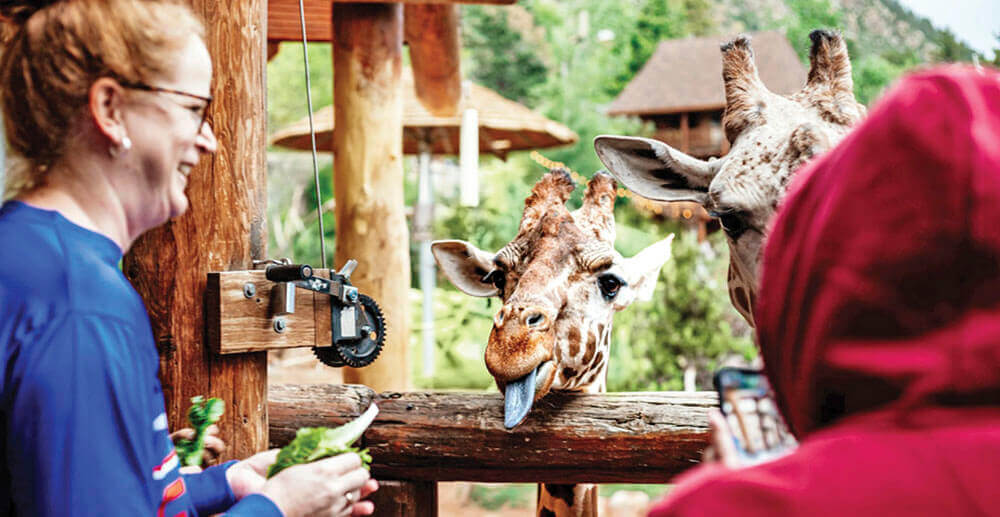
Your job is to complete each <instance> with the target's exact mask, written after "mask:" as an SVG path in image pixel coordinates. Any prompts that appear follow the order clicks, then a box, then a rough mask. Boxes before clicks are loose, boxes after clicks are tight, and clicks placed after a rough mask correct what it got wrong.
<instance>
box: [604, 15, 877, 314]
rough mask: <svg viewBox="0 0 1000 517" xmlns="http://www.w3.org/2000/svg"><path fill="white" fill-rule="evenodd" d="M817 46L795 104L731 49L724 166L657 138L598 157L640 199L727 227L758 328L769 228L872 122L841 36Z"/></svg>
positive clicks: (610, 140)
mask: <svg viewBox="0 0 1000 517" xmlns="http://www.w3.org/2000/svg"><path fill="white" fill-rule="evenodd" d="M809 38H810V39H811V40H812V47H811V49H810V52H809V60H810V70H809V76H808V78H807V80H806V84H805V86H803V88H802V89H801V90H800V91H798V92H796V93H794V94H792V95H790V96H788V97H785V96H781V95H777V94H775V93H772V92H771V91H769V90H768V89H767V87H766V86H764V83H763V82H761V80H760V77H759V76H758V75H757V67H756V65H755V64H754V60H753V50H752V49H751V47H750V39H749V38H748V37H747V36H740V37H737V38H736V39H734V40H733V41H730V42H729V43H726V44H724V45H722V47H721V48H722V78H723V82H724V83H725V89H726V112H725V115H724V116H723V125H724V127H725V131H726V138H728V139H729V141H730V142H731V143H732V146H731V148H730V151H729V153H728V154H726V156H724V157H722V158H721V159H710V160H699V159H697V158H693V157H691V156H688V155H686V154H684V153H682V152H680V151H678V150H676V149H674V148H672V147H670V146H669V145H667V144H665V143H663V142H660V141H658V140H653V139H649V138H639V137H626V136H608V135H602V136H598V137H596V138H595V139H594V147H595V149H596V151H597V155H598V157H599V158H600V159H601V161H602V162H603V163H604V165H605V166H607V167H608V170H609V171H610V172H611V174H613V175H614V176H615V177H616V178H617V179H618V180H619V181H621V182H622V183H623V184H624V185H625V186H626V187H628V188H629V189H631V190H632V191H633V192H635V193H637V194H639V195H641V196H643V197H646V198H649V199H654V200H660V201H695V202H698V203H701V204H702V205H703V206H704V207H705V208H706V210H708V213H709V214H711V215H712V216H714V217H717V218H718V219H719V221H720V222H721V223H722V228H723V230H724V231H725V233H726V240H727V242H728V244H729V251H730V253H729V256H730V264H729V275H728V276H729V282H728V283H729V298H730V300H731V301H732V303H733V305H734V306H735V307H736V310H737V311H739V313H740V314H741V315H742V316H743V317H744V318H745V319H746V320H747V322H748V323H749V324H750V326H751V327H752V326H753V324H754V322H753V305H754V300H755V298H756V292H757V285H758V284H757V282H758V275H759V266H760V260H761V255H762V253H763V250H764V240H765V238H766V236H767V230H768V224H769V223H770V221H771V218H772V216H773V215H774V213H775V211H776V210H777V207H778V205H779V203H780V202H781V200H782V198H783V197H784V195H785V193H786V192H787V190H788V186H789V182H790V180H791V178H792V175H793V173H794V172H795V170H796V169H798V168H799V167H800V166H801V165H802V164H803V163H805V162H806V161H808V160H809V159H811V158H813V157H814V156H816V155H818V154H820V153H822V152H824V151H826V150H827V149H829V148H830V147H832V146H833V145H834V144H836V143H837V142H838V141H839V140H840V139H841V138H843V137H844V135H846V134H847V133H848V132H849V131H850V129H851V126H853V125H854V124H855V123H857V122H858V121H859V120H861V119H862V118H863V117H864V115H865V107H864V106H863V105H862V104H860V103H858V102H857V100H855V98H854V93H853V81H852V79H851V62H850V59H849V57H848V55H847V45H846V44H845V43H844V40H843V38H842V37H841V35H840V34H838V33H835V32H832V31H826V30H815V31H813V32H812V33H811V34H810V35H809Z"/></svg>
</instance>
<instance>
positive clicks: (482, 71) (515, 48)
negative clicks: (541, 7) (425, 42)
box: [462, 5, 548, 105]
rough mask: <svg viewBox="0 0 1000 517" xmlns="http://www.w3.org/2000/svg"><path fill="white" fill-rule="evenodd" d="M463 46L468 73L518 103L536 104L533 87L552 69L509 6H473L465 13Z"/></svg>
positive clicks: (477, 80) (467, 7) (468, 7)
mask: <svg viewBox="0 0 1000 517" xmlns="http://www.w3.org/2000/svg"><path fill="white" fill-rule="evenodd" d="M462 46H463V47H464V49H465V51H466V53H467V55H468V59H467V60H466V61H465V62H466V63H467V64H468V66H469V70H468V72H467V74H468V76H469V77H471V78H472V79H473V80H475V81H476V82H478V83H479V84H482V85H483V86H486V87H488V88H492V89H494V90H496V91H497V92H498V93H499V94H500V95H503V96H504V97H506V98H508V99H513V100H516V101H518V102H522V103H526V104H529V105H531V104H533V101H534V100H535V96H534V94H533V92H532V90H533V89H534V88H535V87H536V86H538V85H539V84H541V83H543V82H545V80H546V77H547V75H548V68H546V66H545V63H543V62H542V60H541V59H540V58H539V57H538V49H537V48H533V47H532V45H530V44H529V43H528V42H527V41H525V38H524V36H523V35H522V34H521V32H520V31H518V30H517V29H514V28H513V27H511V25H510V23H509V20H508V10H507V8H497V7H489V6H478V5H470V6H466V7H465V8H464V10H463V14H462Z"/></svg>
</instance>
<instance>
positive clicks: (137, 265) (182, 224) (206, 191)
mask: <svg viewBox="0 0 1000 517" xmlns="http://www.w3.org/2000/svg"><path fill="white" fill-rule="evenodd" d="M189 5H191V7H192V9H193V11H194V12H195V13H196V14H197V15H199V16H200V17H201V18H202V19H203V20H204V22H205V29H206V45H207V46H208V50H209V52H210V54H211V55H212V57H213V67H214V79H213V90H214V94H215V98H216V101H215V102H213V103H212V109H211V110H210V113H209V122H210V123H211V124H212V128H213V129H214V131H215V133H216V135H217V137H218V140H219V150H218V152H217V153H216V154H215V155H214V156H212V157H206V158H202V160H201V162H200V163H199V164H198V166H197V167H196V168H195V169H194V170H193V171H192V174H191V177H190V180H189V181H190V183H189V186H188V189H187V194H188V198H189V200H190V205H191V206H190V209H189V210H188V212H187V214H185V215H184V216H182V217H179V218H177V219H175V220H173V221H171V222H169V223H167V224H165V225H163V226H161V227H160V228H158V229H156V230H153V231H151V232H148V233H147V234H145V235H144V236H143V237H141V238H140V239H139V240H138V241H137V242H136V244H135V245H134V246H133V247H132V249H131V250H130V251H129V253H128V255H127V256H126V257H125V260H124V263H123V270H124V271H125V273H126V275H127V276H128V277H129V279H130V280H131V281H132V283H133V285H135V287H136V289H137V290H138V292H139V294H140V295H142V297H143V299H144V300H145V302H146V308H147V310H148V311H149V315H150V320H151V321H152V326H153V335H154V337H155V339H156V343H157V346H158V348H159V351H160V380H161V382H162V385H163V393H164V398H165V401H166V407H167V416H168V420H169V427H170V429H178V428H180V427H184V426H185V425H187V422H186V413H187V409H188V407H189V406H190V404H191V403H190V398H191V397H192V396H195V395H206V396H209V397H220V398H222V399H223V400H224V401H225V402H226V413H225V414H224V415H223V417H222V420H221V421H220V428H221V433H222V438H223V440H225V442H226V444H227V446H228V447H227V450H226V452H225V454H224V456H225V458H224V459H229V458H242V457H246V456H248V455H250V454H251V453H253V452H256V451H258V450H261V449H263V448H264V447H266V445H267V400H266V396H267V388H266V386H267V356H266V354H265V353H263V352H258V353H251V354H241V355H235V356H218V355H216V354H214V353H213V352H212V351H211V350H210V348H209V347H208V346H207V337H206V333H205V310H206V309H205V304H204V294H205V286H206V279H207V273H208V272H209V271H220V270H234V269H250V267H251V261H252V259H256V258H263V257H264V256H265V255H266V253H267V230H266V226H265V217H264V213H265V202H266V192H265V185H266V182H265V173H266V161H265V149H266V147H267V134H266V125H267V124H266V115H265V114H266V112H267V109H266V108H267V107H266V103H265V98H264V94H265V93H264V92H265V91H266V83H265V80H264V66H265V59H266V55H265V51H266V42H265V27H266V6H265V4H264V1H263V0H190V2H189Z"/></svg>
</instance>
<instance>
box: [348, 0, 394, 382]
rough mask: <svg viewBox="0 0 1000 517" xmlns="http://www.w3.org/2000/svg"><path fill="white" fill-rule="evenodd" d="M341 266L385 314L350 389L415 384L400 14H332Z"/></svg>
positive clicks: (376, 7)
mask: <svg viewBox="0 0 1000 517" xmlns="http://www.w3.org/2000/svg"><path fill="white" fill-rule="evenodd" d="M333 34H334V38H333V39H334V43H333V61H334V70H336V73H335V74H334V88H333V92H334V93H333V99H334V112H335V113H336V115H335V117H336V120H335V123H334V126H335V127H336V128H337V131H335V132H334V137H333V149H334V195H335V198H336V203H337V209H336V210H337V212H336V214H337V252H336V264H335V266H336V267H338V268H339V267H340V266H341V265H342V264H343V263H344V262H346V261H347V260H348V259H351V258H353V259H355V260H357V261H358V269H357V271H356V272H355V273H354V276H352V277H351V281H352V282H353V283H354V285H355V286H357V287H358V289H360V290H361V292H363V293H366V294H368V295H369V296H371V297H372V298H374V299H375V300H376V301H377V302H378V303H379V305H380V306H381V307H382V311H383V312H384V313H385V315H386V319H387V321H388V324H389V331H388V335H387V337H386V344H385V348H384V350H383V351H382V354H381V356H379V358H378V359H377V360H376V361H375V362H374V363H372V365H370V366H368V367H365V368H362V369H357V370H355V369H345V371H344V382H349V383H355V384H365V385H368V386H371V387H372V388H375V389H377V390H405V389H407V387H408V386H409V378H410V376H409V364H408V361H407V343H408V340H409V314H408V312H409V311H408V307H407V305H408V294H409V289H410V253H409V236H408V235H407V228H406V216H405V213H404V199H403V160H402V159H403V99H402V88H401V86H402V85H401V82H400V79H401V75H402V48H403V7H402V5H400V4H375V3H370V4H355V3H337V4H334V6H333Z"/></svg>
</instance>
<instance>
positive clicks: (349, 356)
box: [334, 294, 389, 368]
mask: <svg viewBox="0 0 1000 517" xmlns="http://www.w3.org/2000/svg"><path fill="white" fill-rule="evenodd" d="M359 301H360V302H361V306H362V308H364V310H365V311H366V312H367V313H368V314H369V315H370V316H371V317H372V318H374V320H375V325H376V328H375V333H376V336H377V339H376V340H375V345H374V347H375V348H374V350H372V351H371V352H369V353H368V354H366V355H365V356H362V357H359V356H357V355H355V354H353V353H351V352H350V351H349V349H348V348H347V347H336V346H335V347H334V349H335V351H336V353H337V355H338V356H339V357H340V359H341V360H342V361H343V362H344V363H345V364H347V365H348V366H350V367H352V368H362V367H365V366H368V365H369V364H371V363H373V362H374V361H375V359H376V358H378V356H379V354H380V353H381V352H382V347H383V346H385V337H386V335H388V333H389V332H388V330H387V326H386V323H385V317H384V316H383V314H382V308H381V307H379V305H378V303H377V302H376V301H375V300H373V299H372V298H371V297H369V296H366V295H364V294H362V295H360V297H359ZM361 341H362V342H370V341H371V340H369V339H368V338H367V337H365V338H362V339H361Z"/></svg>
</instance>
